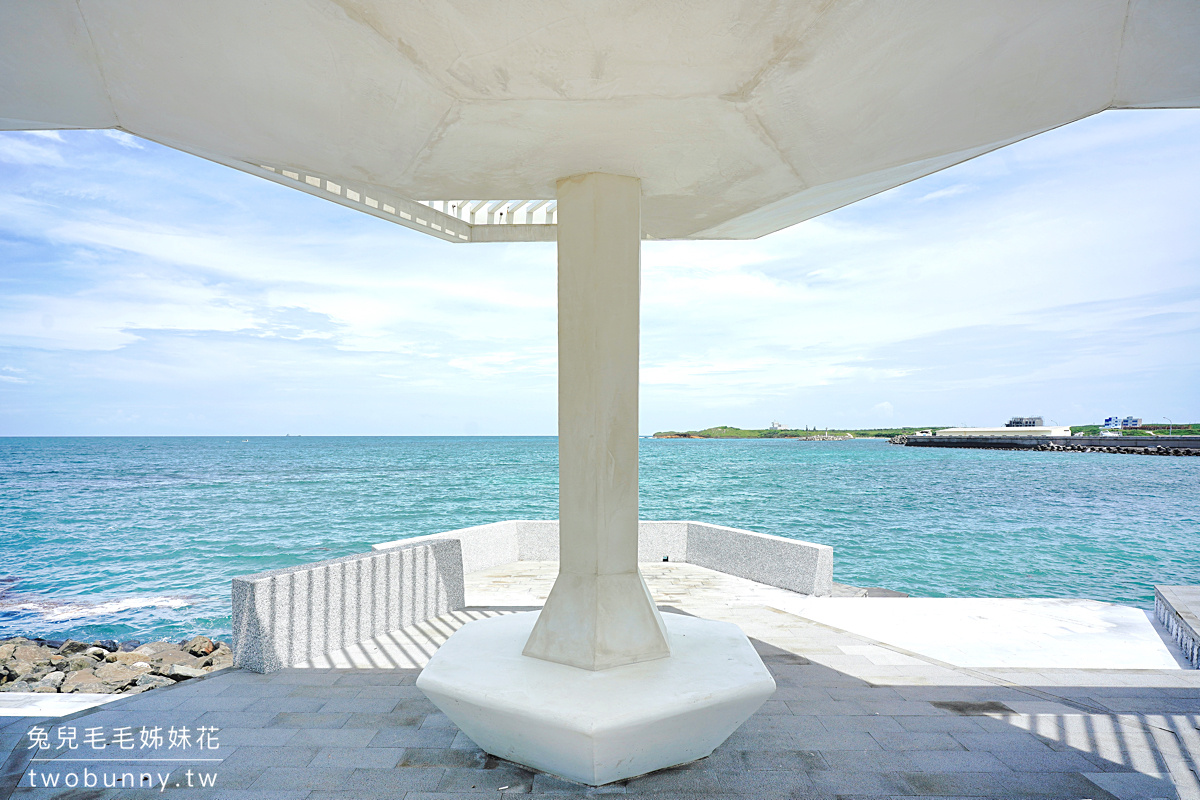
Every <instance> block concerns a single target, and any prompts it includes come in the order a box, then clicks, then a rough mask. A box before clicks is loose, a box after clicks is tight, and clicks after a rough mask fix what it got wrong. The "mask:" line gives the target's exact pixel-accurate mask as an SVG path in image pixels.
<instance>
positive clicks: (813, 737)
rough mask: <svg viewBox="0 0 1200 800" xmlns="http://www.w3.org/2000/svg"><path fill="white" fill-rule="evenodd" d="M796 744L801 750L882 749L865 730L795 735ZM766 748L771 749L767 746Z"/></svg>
mask: <svg viewBox="0 0 1200 800" xmlns="http://www.w3.org/2000/svg"><path fill="white" fill-rule="evenodd" d="M794 738H795V742H796V746H797V747H799V748H800V749H801V750H820V751H822V752H825V751H834V750H882V749H883V748H882V747H880V746H879V743H878V742H877V741H875V739H874V737H872V736H871V734H870V733H867V732H866V731H839V732H836V733H834V732H830V733H818V734H809V735H803V736H801V735H797V736H796V737H794ZM766 749H768V750H769V749H771V748H770V747H767V748H766Z"/></svg>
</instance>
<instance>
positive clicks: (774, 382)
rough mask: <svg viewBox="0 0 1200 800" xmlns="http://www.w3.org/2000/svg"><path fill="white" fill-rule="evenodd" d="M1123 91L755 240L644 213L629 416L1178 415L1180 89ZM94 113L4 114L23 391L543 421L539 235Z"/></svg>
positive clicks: (707, 421)
mask: <svg viewBox="0 0 1200 800" xmlns="http://www.w3.org/2000/svg"><path fill="white" fill-rule="evenodd" d="M1146 113H1147V114H1148V116H1146V117H1144V119H1146V120H1147V123H1146V124H1145V125H1144V126H1143V127H1142V128H1139V127H1138V125H1139V123H1138V122H1137V120H1138V119H1143V117H1140V116H1139V115H1121V116H1118V117H1112V120H1113V122H1112V123H1109V122H1108V121H1106V120H1107V119H1108V118H1107V117H1102V118H1099V119H1097V120H1089V121H1087V122H1086V123H1084V124H1083V127H1079V128H1077V129H1075V130H1072V128H1073V127H1074V126H1072V127H1068V128H1064V129H1062V130H1060V131H1056V132H1053V133H1051V134H1047V136H1048V137H1059V138H1060V139H1062V141H1058V142H1039V141H1038V140H1036V139H1035V140H1030V141H1029V142H1026V143H1022V144H1019V145H1017V146H1015V147H1014V148H1011V149H1009V150H1005V151H1000V152H998V153H995V154H992V155H990V156H987V157H985V158H983V159H980V160H978V161H976V162H970V163H968V164H964V165H961V166H960V167H957V168H954V169H952V170H949V171H946V172H944V173H941V174H938V175H935V176H931V177H930V178H928V179H925V180H923V181H917V182H915V183H913V184H910V185H907V186H904V187H900V188H898V189H896V190H893V191H891V192H887V193H884V194H882V195H879V196H877V197H874V198H871V199H868V200H866V201H863V202H862V203H859V204H857V205H855V206H851V207H849V208H847V209H843V210H842V211H839V212H836V213H834V214H830V215H827V216H825V217H822V218H819V219H816V220H812V221H810V222H807V223H804V224H802V225H799V226H796V227H794V228H791V229H788V230H785V231H782V232H780V233H778V234H774V235H772V236H768V237H764V238H763V239H759V240H756V241H751V242H647V243H646V244H645V245H644V248H643V285H642V298H643V309H642V370H641V378H642V394H641V397H642V404H643V414H642V420H643V430H649V431H652V430H659V429H668V428H672V429H679V428H698V427H707V426H709V425H713V424H741V425H743V426H753V427H762V426H763V425H766V424H767V423H768V422H769V420H770V419H772V418H785V419H787V420H789V422H790V423H791V424H795V425H798V426H803V425H806V424H807V425H826V424H828V425H830V426H834V425H858V424H871V423H878V422H880V421H881V420H884V419H887V420H889V421H892V422H894V423H895V424H908V423H913V424H922V425H928V424H934V423H944V422H958V421H960V420H959V419H957V418H960V417H962V418H969V419H975V420H977V421H982V422H986V421H988V420H989V419H991V418H993V417H1000V416H1004V415H1011V414H1012V413H1025V412H1026V411H1028V412H1031V413H1042V414H1044V415H1046V416H1049V417H1054V418H1058V419H1060V420H1062V421H1064V422H1068V421H1072V420H1075V418H1076V417H1079V416H1081V415H1082V416H1086V415H1087V414H1090V413H1093V412H1092V411H1090V410H1089V409H1090V408H1091V406H1090V405H1089V404H1091V403H1094V404H1095V405H1097V406H1114V407H1115V406H1118V405H1119V406H1120V407H1122V408H1126V409H1136V408H1138V407H1140V406H1139V404H1142V403H1146V404H1151V405H1155V407H1156V408H1162V409H1163V413H1165V414H1168V415H1171V416H1173V417H1174V416H1178V417H1180V418H1183V417H1189V416H1194V417H1197V418H1200V408H1197V407H1196V406H1195V403H1196V402H1197V400H1195V399H1194V398H1200V386H1197V378H1196V375H1197V374H1200V370H1198V369H1197V367H1200V364H1197V363H1196V357H1193V356H1191V355H1190V354H1191V353H1196V352H1200V348H1197V347H1196V344H1197V343H1198V341H1200V333H1198V332H1197V330H1196V327H1197V326H1196V323H1194V322H1193V321H1192V320H1194V319H1197V318H1200V275H1198V274H1197V272H1196V270H1195V265H1196V264H1197V263H1200V242H1197V241H1196V239H1195V237H1194V236H1192V235H1191V227H1192V224H1193V222H1192V221H1193V220H1194V219H1195V218H1200V197H1198V196H1197V193H1196V190H1195V186H1196V185H1197V181H1196V176H1197V174H1200V144H1197V142H1198V141H1200V136H1198V135H1197V134H1198V133H1200V114H1191V115H1190V116H1189V115H1188V112H1181V113H1182V114H1183V116H1182V117H1174V118H1173V120H1174V121H1172V122H1170V123H1169V124H1168V123H1164V122H1162V121H1161V120H1160V119H1159V117H1158V116H1157V112H1146ZM1164 113H1165V112H1164ZM1181 120H1182V121H1181ZM1089 126H1090V127H1089ZM1109 127H1112V128H1113V130H1109V129H1108V128H1109ZM1139 130H1140V131H1141V133H1139ZM107 137H108V134H84V133H78V132H76V133H71V132H68V133H66V134H64V135H63V136H62V137H60V140H59V141H54V139H53V137H40V138H39V137H31V136H27V135H15V134H9V135H0V152H2V151H3V148H4V147H10V148H11V146H12V143H13V142H14V141H19V142H20V143H23V144H22V146H28V145H31V144H32V145H36V146H39V147H50V148H59V150H54V151H53V153H54V154H56V156H57V157H58V158H59V160H58V161H53V160H51V161H46V160H43V161H42V162H40V163H36V162H35V161H31V162H29V163H26V164H24V165H23V166H22V167H21V170H19V171H18V170H15V169H14V170H10V171H7V172H6V171H0V236H4V237H5V240H6V242H20V243H22V244H21V245H20V247H11V248H9V251H10V252H11V253H12V257H11V258H9V259H7V263H5V264H0V282H2V285H3V286H4V287H5V288H4V291H3V292H0V346H5V347H7V348H8V349H7V351H6V354H5V358H6V359H7V360H8V361H10V362H11V363H13V364H14V368H20V369H25V368H29V369H30V372H29V373H19V372H12V371H0V377H2V378H5V379H6V380H5V381H4V383H5V384H6V387H5V390H4V391H5V393H6V398H7V399H8V400H7V402H9V407H14V406H12V398H14V397H24V398H27V400H22V401H21V402H24V403H26V405H24V406H21V408H24V409H25V411H23V412H22V413H23V414H25V415H26V417H25V418H28V419H33V418H37V419H43V420H44V421H45V424H46V425H47V426H52V425H53V424H54V420H55V419H57V420H59V421H60V422H62V421H63V420H68V419H72V418H77V419H85V418H86V419H93V420H95V423H94V424H95V425H97V426H103V425H110V426H115V427H110V428H107V429H101V428H97V429H96V430H97V431H98V432H103V430H110V431H115V430H118V429H119V430H120V431H124V432H136V431H137V430H139V429H138V427H137V426H138V425H142V426H144V428H143V429H144V430H146V431H149V430H150V428H151V427H152V426H153V425H159V426H160V427H159V428H155V430H161V431H162V432H172V429H171V427H170V426H171V425H172V424H174V423H173V420H181V419H189V420H191V419H196V420H200V421H197V422H194V423H189V424H194V425H196V426H198V427H196V428H195V429H194V430H192V432H222V431H223V430H228V429H229V427H228V420H241V421H242V422H244V423H245V424H244V425H243V424H242V422H239V424H238V426H235V427H239V428H240V429H242V430H249V429H250V428H249V427H246V426H249V425H250V422H251V421H252V420H260V421H262V424H264V425H275V424H284V423H285V422H286V421H287V420H295V421H296V422H295V424H294V425H293V424H292V423H290V422H287V427H289V428H290V429H291V432H299V431H300V428H301V427H303V426H302V425H301V424H300V423H301V422H303V421H304V420H309V421H310V422H311V425H312V426H313V427H308V428H307V429H306V431H307V432H313V433H316V432H335V431H332V430H330V428H329V427H325V428H322V427H321V426H322V425H325V426H335V425H336V426H341V427H340V428H338V430H337V431H336V432H359V433H373V432H374V433H439V432H446V433H461V432H462V430H463V420H464V419H469V420H474V421H477V424H478V430H479V431H480V432H482V433H500V432H509V433H552V432H553V431H554V400H555V386H554V381H555V374H556V366H557V365H556V346H555V334H556V309H555V297H556V291H555V265H554V261H555V259H554V249H553V245H544V244H537V245H489V246H450V245H446V244H444V243H441V242H437V241H434V240H432V239H428V238H427V237H421V236H419V235H417V234H414V233H411V232H409V231H406V230H403V229H399V228H395V227H390V226H387V225H386V224H385V223H382V222H380V221H378V220H374V219H372V218H367V217H362V216H358V215H355V214H353V213H352V212H349V211H347V210H346V209H342V208H340V207H337V206H334V205H332V204H328V203H322V202H321V201H320V200H316V199H314V198H310V197H308V196H306V195H302V194H298V193H291V192H288V191H287V190H286V189H283V188H281V187H278V186H274V185H272V184H268V183H266V182H262V181H258V180H256V179H253V178H250V177H247V176H243V175H239V174H237V173H232V172H229V171H226V170H224V169H223V168H220V167H217V166H215V165H211V164H207V163H205V162H201V161H198V160H196V159H192V158H191V157H187V156H183V155H180V154H176V153H172V152H171V151H167V150H165V149H164V148H161V147H159V146H157V145H153V144H149V143H147V144H146V145H145V146H144V149H142V150H134V149H125V148H122V149H118V148H116V147H113V146H111V144H109V143H108V142H109V139H108V138H107ZM1139 137H1140V138H1139ZM1073 141H1078V142H1081V143H1082V144H1081V149H1082V150H1084V151H1086V152H1084V153H1083V154H1080V153H1079V152H1077V151H1076V149H1073V148H1072V142H1073ZM88 142H93V143H97V144H95V145H94V146H91V145H87V143H88ZM1035 143H1036V144H1037V147H1036V148H1035V150H1034V151H1033V152H1032V153H1031V152H1027V151H1026V150H1022V149H1021V148H1027V149H1028V148H1032V147H1033V146H1034V144H1035ZM89 147H90V148H91V149H89ZM1135 147H1142V148H1145V149H1147V150H1148V151H1149V152H1150V153H1158V154H1166V155H1164V156H1163V157H1162V158H1158V159H1156V158H1151V157H1150V156H1149V155H1147V154H1145V153H1139V152H1137V151H1135V150H1134V148H1135ZM44 155H45V154H43V156H44ZM1168 156H1169V157H1168ZM66 161H69V162H70V163H71V168H70V169H65V168H64V166H65V162H66ZM951 197H952V198H954V201H953V202H948V203H939V202H928V201H932V200H937V199H941V198H951ZM921 200H925V201H927V202H919V201H921ZM47 319H49V320H50V322H51V324H49V325H46V324H45V320H47ZM26 374H34V375H37V376H38V378H37V380H36V381H31V382H30V384H29V385H28V386H21V385H18V383H17V381H14V380H11V378H13V377H16V378H22V379H23V376H24V375H26ZM47 376H55V377H53V378H50V377H47ZM65 376H72V377H71V378H70V380H71V381H73V382H72V383H70V384H67V383H66V381H67V380H68V378H67V377H65ZM68 385H69V386H70V388H64V387H66V386H68ZM42 386H45V387H46V388H45V390H44V391H45V392H47V394H44V395H43V394H37V392H41V391H43V390H42V389H41V388H40V387H42ZM1149 386H1158V387H1161V388H1160V390H1159V391H1158V392H1156V393H1151V392H1149V390H1148V389H1145V387H1149ZM83 387H86V389H85V388H83ZM54 392H58V394H54ZM75 392H87V393H89V394H94V395H95V396H96V397H97V398H99V399H98V400H97V404H98V405H97V410H96V411H95V412H94V413H93V412H91V411H86V410H85V413H83V415H82V416H80V414H81V412H80V410H79V407H78V406H70V403H71V402H74V401H70V400H69V398H70V397H72V396H75V395H74V394H73V393H75ZM22 393H23V394H22ZM1155 395H1157V397H1156V396H1155ZM880 397H887V398H888V399H887V400H886V401H883V402H881V401H880ZM39 398H42V399H41V400H39ZM47 398H51V399H47ZM52 398H68V399H67V400H58V399H52ZM104 398H107V399H104ZM236 398H245V401H244V402H243V401H241V400H236V401H235V399H236ZM1092 398H1094V399H1092ZM55 403H59V405H55ZM64 403H65V404H66V405H63V404H64ZM156 404H157V405H156ZM69 406H70V407H69ZM101 406H103V408H101ZM56 409H57V410H56ZM105 409H107V410H105ZM118 409H121V410H120V411H119V412H118ZM162 409H176V410H177V411H164V410H162ZM218 409H222V410H221V411H220V412H219V413H218ZM185 412H186V413H185ZM1139 413H1142V414H1143V415H1146V416H1149V415H1150V411H1148V410H1146V411H1142V412H1139ZM56 414H57V415H58V416H55V415H56ZM72 414H74V415H75V416H74V417H72ZM281 416H282V418H281ZM1005 418H1006V416H1005ZM205 420H206V421H205ZM23 424H24V423H23ZM64 424H65V423H64ZM309 424H310V423H309V422H305V423H304V425H309ZM472 424H476V423H475V422H473V423H472ZM205 425H208V426H210V427H208V428H205V427H203V426H205ZM222 425H225V426H226V427H224V428H222ZM120 426H125V427H120ZM147 426H148V427H147ZM372 426H375V427H372ZM404 426H408V427H404ZM439 426H441V427H439ZM47 430H49V428H48V429H47Z"/></svg>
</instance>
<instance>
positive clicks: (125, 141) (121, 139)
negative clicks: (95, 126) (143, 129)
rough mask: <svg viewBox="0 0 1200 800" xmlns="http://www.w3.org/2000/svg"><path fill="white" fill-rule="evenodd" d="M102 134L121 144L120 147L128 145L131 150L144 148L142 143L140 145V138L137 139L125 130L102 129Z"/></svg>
mask: <svg viewBox="0 0 1200 800" xmlns="http://www.w3.org/2000/svg"><path fill="white" fill-rule="evenodd" d="M103 134H104V135H105V136H107V137H108V138H109V139H112V140H113V141H114V142H116V143H117V144H119V145H121V146H122V147H128V148H130V149H131V150H144V149H145V147H144V145H142V142H141V140H140V139H138V138H137V137H136V136H133V135H132V134H128V133H126V132H125V131H118V130H106V131H103Z"/></svg>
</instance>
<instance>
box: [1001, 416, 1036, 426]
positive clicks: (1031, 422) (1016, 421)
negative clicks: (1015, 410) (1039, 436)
mask: <svg viewBox="0 0 1200 800" xmlns="http://www.w3.org/2000/svg"><path fill="white" fill-rule="evenodd" d="M1045 424H1046V423H1045V422H1043V421H1042V418H1041V417H1013V418H1012V419H1010V420H1009V421H1008V422H1006V423H1004V427H1006V428H1041V427H1043V426H1045Z"/></svg>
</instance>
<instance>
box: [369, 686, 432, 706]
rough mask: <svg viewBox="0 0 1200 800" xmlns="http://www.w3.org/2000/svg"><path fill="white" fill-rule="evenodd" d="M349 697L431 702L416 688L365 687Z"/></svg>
mask: <svg viewBox="0 0 1200 800" xmlns="http://www.w3.org/2000/svg"><path fill="white" fill-rule="evenodd" d="M348 696H350V697H361V698H369V697H377V698H379V699H381V700H384V699H393V700H419V701H421V702H424V703H428V702H429V699H428V698H426V697H425V694H424V692H422V691H421V690H420V689H418V688H417V687H415V686H363V687H361V688H359V689H358V690H356V691H355V693H354V694H353V695H348ZM430 705H432V703H431V704H430Z"/></svg>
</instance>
